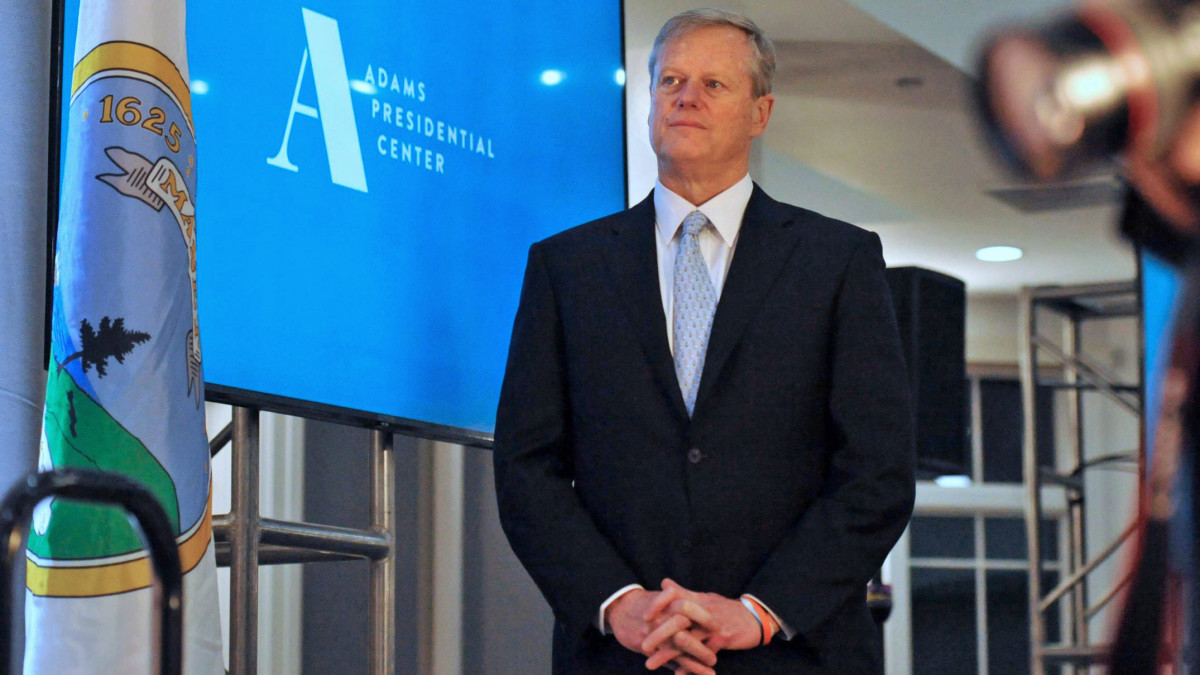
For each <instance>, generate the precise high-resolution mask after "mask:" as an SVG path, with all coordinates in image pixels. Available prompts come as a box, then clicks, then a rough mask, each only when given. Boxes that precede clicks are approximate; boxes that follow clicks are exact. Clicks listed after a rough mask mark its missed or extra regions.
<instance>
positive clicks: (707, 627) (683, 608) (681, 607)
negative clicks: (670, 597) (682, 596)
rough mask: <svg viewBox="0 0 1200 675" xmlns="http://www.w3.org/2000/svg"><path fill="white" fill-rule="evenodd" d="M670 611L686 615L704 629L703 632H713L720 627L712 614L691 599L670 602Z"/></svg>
mask: <svg viewBox="0 0 1200 675" xmlns="http://www.w3.org/2000/svg"><path fill="white" fill-rule="evenodd" d="M671 611H672V612H673V613H675V614H679V615H682V616H686V617H687V618H688V619H689V620H690V621H691V622H692V623H694V624H696V625H697V626H699V627H700V628H702V629H704V631H705V632H708V633H713V632H716V631H717V630H719V629H720V626H718V625H717V620H716V619H714V618H713V615H712V614H710V613H709V612H708V610H706V609H704V608H703V607H701V606H700V605H699V603H696V602H693V601H691V600H682V601H678V602H675V603H672V605H671Z"/></svg>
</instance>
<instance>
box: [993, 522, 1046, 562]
mask: <svg viewBox="0 0 1200 675" xmlns="http://www.w3.org/2000/svg"><path fill="white" fill-rule="evenodd" d="M983 530H984V535H985V537H986V551H987V557H988V559H989V560H1026V559H1027V557H1028V551H1027V550H1026V543H1025V520H1024V519H1022V518H987V519H986V520H984V524H983ZM1041 540H1042V541H1041V543H1042V560H1043V561H1051V562H1052V561H1056V560H1058V521H1056V520H1053V519H1049V518H1046V519H1043V520H1042V534H1041Z"/></svg>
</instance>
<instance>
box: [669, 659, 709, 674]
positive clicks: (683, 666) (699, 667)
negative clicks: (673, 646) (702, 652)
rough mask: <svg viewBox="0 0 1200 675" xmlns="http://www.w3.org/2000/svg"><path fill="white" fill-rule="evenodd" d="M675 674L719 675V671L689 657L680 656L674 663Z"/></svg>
mask: <svg viewBox="0 0 1200 675" xmlns="http://www.w3.org/2000/svg"><path fill="white" fill-rule="evenodd" d="M673 663H674V664H675V665H674V668H675V672H677V673H693V675H717V671H715V670H713V669H712V668H710V667H708V666H706V665H704V664H703V663H700V662H699V661H697V660H696V659H693V658H691V657H688V656H680V657H679V658H677V659H675V661H674V662H673Z"/></svg>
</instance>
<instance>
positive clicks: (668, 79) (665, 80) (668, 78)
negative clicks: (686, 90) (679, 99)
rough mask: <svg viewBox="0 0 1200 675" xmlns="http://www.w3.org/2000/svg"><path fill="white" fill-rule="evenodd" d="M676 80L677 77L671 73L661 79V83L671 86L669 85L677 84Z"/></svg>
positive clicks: (677, 79)
mask: <svg viewBox="0 0 1200 675" xmlns="http://www.w3.org/2000/svg"><path fill="white" fill-rule="evenodd" d="M678 82H679V78H677V77H674V76H671V75H668V76H666V77H664V78H663V79H662V83H663V84H664V85H666V86H671V85H674V84H677V83H678Z"/></svg>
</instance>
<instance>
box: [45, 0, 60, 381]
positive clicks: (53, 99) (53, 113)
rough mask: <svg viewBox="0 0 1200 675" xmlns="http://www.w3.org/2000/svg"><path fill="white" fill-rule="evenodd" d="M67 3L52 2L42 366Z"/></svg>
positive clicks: (49, 309)
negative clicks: (65, 5)
mask: <svg viewBox="0 0 1200 675" xmlns="http://www.w3.org/2000/svg"><path fill="white" fill-rule="evenodd" d="M65 2H66V0H50V105H49V108H50V128H49V129H48V130H47V135H48V136H49V138H48V141H49V142H48V143H47V145H48V151H47V157H46V304H45V307H46V313H45V314H44V316H45V317H46V319H45V321H44V327H43V329H42V363H43V364H46V366H47V367H49V364H50V320H49V317H50V316H52V313H53V311H54V306H53V305H54V246H55V242H56V241H57V239H58V196H59V176H60V173H61V169H62V167H61V166H60V164H61V158H62V85H63V32H64V31H63V23H64V22H65V18H64V15H65V14H66V10H65V9H64V7H63V4H64V3H65Z"/></svg>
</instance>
